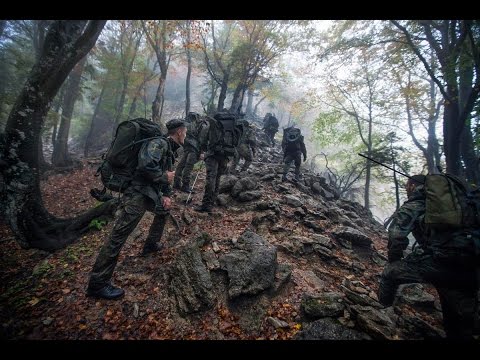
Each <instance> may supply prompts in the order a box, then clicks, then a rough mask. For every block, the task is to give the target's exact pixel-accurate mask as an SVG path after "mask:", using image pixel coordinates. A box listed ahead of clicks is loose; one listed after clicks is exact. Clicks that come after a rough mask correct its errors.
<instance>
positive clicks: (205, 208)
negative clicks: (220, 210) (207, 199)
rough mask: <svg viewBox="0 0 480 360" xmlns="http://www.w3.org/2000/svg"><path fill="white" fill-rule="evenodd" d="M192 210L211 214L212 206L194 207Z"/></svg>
mask: <svg viewBox="0 0 480 360" xmlns="http://www.w3.org/2000/svg"><path fill="white" fill-rule="evenodd" d="M193 210H195V211H198V212H206V213H211V212H212V206H210V205H203V204H202V205H200V206H196V207H194V208H193Z"/></svg>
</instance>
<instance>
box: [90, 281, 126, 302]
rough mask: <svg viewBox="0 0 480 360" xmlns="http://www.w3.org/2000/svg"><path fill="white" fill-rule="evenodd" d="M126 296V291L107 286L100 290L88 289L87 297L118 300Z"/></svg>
mask: <svg viewBox="0 0 480 360" xmlns="http://www.w3.org/2000/svg"><path fill="white" fill-rule="evenodd" d="M123 295H125V291H124V290H123V289H120V288H119V287H116V286H113V285H112V284H107V285H105V286H104V287H103V288H101V289H98V290H93V289H90V288H88V289H87V297H94V298H99V299H107V300H116V299H120V298H121V297H122V296H123Z"/></svg>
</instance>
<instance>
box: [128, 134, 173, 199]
mask: <svg viewBox="0 0 480 360" xmlns="http://www.w3.org/2000/svg"><path fill="white" fill-rule="evenodd" d="M178 147H179V145H177V144H175V143H174V142H173V141H172V140H170V139H169V138H163V137H159V138H155V139H152V140H150V141H146V142H145V143H144V144H143V145H142V147H141V148H140V151H139V152H138V165H137V168H136V170H135V174H134V179H133V180H132V184H131V186H130V188H131V189H133V190H135V191H137V192H139V193H141V194H144V195H145V196H148V197H149V198H150V199H152V200H153V201H154V202H155V204H156V205H157V206H161V204H162V202H161V198H162V196H169V195H170V194H171V192H172V188H171V185H170V184H169V183H168V178H167V173H166V171H167V170H169V171H171V170H172V168H173V163H174V161H175V157H174V151H175V150H176V149H177V148H178Z"/></svg>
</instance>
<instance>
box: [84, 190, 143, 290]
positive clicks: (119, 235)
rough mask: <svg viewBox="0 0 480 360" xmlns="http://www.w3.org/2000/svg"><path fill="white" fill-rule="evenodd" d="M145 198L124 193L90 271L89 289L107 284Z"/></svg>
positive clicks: (141, 214) (138, 218) (99, 287)
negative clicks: (113, 221)
mask: <svg viewBox="0 0 480 360" xmlns="http://www.w3.org/2000/svg"><path fill="white" fill-rule="evenodd" d="M145 209H146V208H145V199H144V196H143V195H141V194H131V195H130V194H129V195H124V197H123V199H122V205H121V208H120V209H119V217H118V218H117V221H116V222H115V225H114V227H113V230H112V233H111V235H110V236H109V238H108V239H107V241H106V242H105V244H104V245H103V246H102V248H101V249H100V252H99V254H98V256H97V260H96V261H95V264H94V265H93V269H92V271H91V273H90V280H89V285H88V287H89V289H92V290H98V289H101V288H102V287H104V286H105V285H107V284H108V283H109V282H110V280H111V278H112V275H113V271H114V270H115V266H116V265H117V261H118V256H119V254H120V250H121V249H122V247H123V245H124V244H125V241H126V240H127V238H128V236H129V235H130V233H131V232H132V231H133V229H135V227H136V226H137V225H138V222H139V221H140V219H141V218H142V216H143V214H144V213H145Z"/></svg>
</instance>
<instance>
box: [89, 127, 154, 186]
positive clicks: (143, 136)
mask: <svg viewBox="0 0 480 360" xmlns="http://www.w3.org/2000/svg"><path fill="white" fill-rule="evenodd" d="M161 136H163V133H162V130H161V128H160V125H158V124H156V123H154V122H153V121H151V120H147V119H144V118H137V119H133V120H126V121H123V122H121V123H120V124H118V127H117V130H116V132H115V137H114V138H113V140H112V142H111V144H110V147H109V148H108V150H107V151H106V153H105V154H104V155H103V156H102V159H103V162H102V164H101V165H100V167H99V168H98V170H97V176H98V175H100V179H101V181H102V184H103V185H104V187H105V188H107V189H109V190H112V191H116V192H124V190H125V189H126V188H127V187H128V186H129V185H130V182H131V180H132V179H133V175H134V173H135V169H136V167H137V164H138V152H139V151H140V148H141V146H142V144H143V143H144V142H145V141H148V140H151V139H154V138H156V137H161ZM103 192H105V189H104V191H103ZM92 195H93V194H92Z"/></svg>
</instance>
